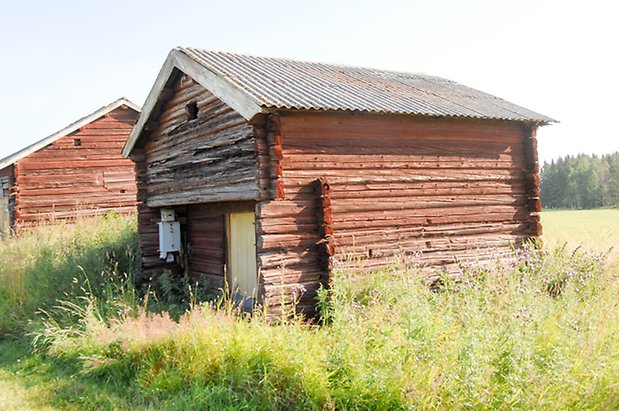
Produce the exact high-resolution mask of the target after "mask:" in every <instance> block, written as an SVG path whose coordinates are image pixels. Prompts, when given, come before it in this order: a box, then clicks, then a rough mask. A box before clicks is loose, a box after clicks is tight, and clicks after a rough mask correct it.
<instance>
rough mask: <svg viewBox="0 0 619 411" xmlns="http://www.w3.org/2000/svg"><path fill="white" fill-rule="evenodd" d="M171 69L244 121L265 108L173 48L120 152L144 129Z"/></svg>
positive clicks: (125, 153)
mask: <svg viewBox="0 0 619 411" xmlns="http://www.w3.org/2000/svg"><path fill="white" fill-rule="evenodd" d="M174 69H177V70H180V71H182V72H183V73H185V74H187V75H188V76H189V77H191V78H192V79H194V80H195V81H196V82H197V83H198V84H200V85H201V86H202V87H204V88H205V89H207V90H208V91H209V92H211V93H212V94H213V95H214V96H215V97H217V98H219V99H220V100H221V101H223V102H224V103H226V104H227V105H229V106H230V107H231V108H232V109H233V110H234V111H236V112H237V113H239V114H240V115H241V116H243V118H245V119H246V120H248V121H249V120H251V119H252V118H253V117H254V116H255V115H256V114H258V113H262V112H264V111H265V109H264V108H263V107H261V106H260V105H259V104H258V103H257V102H256V101H255V100H254V98H253V97H251V96H250V95H249V94H248V93H246V92H245V91H243V90H241V89H239V88H237V87H236V86H235V85H233V84H232V83H230V82H228V81H226V80H225V78H222V77H220V76H218V75H216V74H215V73H213V72H212V71H210V70H209V69H208V68H206V67H204V66H203V65H202V64H200V63H198V62H197V61H195V60H194V59H192V58H191V57H190V56H188V55H187V54H186V52H185V51H184V50H182V49H173V50H172V51H171V52H170V54H168V57H167V58H166V61H165V62H164V63H163V66H162V67H161V70H160V71H159V74H158V75H157V79H156V80H155V84H154V85H153V87H152V88H151V90H150V92H149V93H148V97H147V98H146V101H145V102H144V106H143V108H142V113H141V114H140V117H139V118H138V121H137V122H136V123H135V126H134V127H133V130H131V133H130V134H129V138H128V139H127V142H126V143H125V146H124V147H123V150H122V154H123V156H125V157H129V156H130V155H131V152H132V151H133V148H134V147H135V145H136V144H137V142H138V140H139V138H140V135H141V134H142V132H143V131H144V126H145V125H146V123H147V122H148V120H149V119H150V117H151V116H152V114H153V110H154V109H155V107H156V106H157V103H158V101H159V100H160V99H161V97H162V93H163V92H164V89H165V88H166V86H167V83H168V80H169V79H170V77H171V76H172V74H173V72H174Z"/></svg>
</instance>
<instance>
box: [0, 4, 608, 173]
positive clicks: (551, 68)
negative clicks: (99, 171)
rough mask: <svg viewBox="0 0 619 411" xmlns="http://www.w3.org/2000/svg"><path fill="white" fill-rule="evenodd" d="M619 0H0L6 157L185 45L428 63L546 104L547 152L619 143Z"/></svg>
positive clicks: (135, 83)
mask: <svg viewBox="0 0 619 411" xmlns="http://www.w3.org/2000/svg"><path fill="white" fill-rule="evenodd" d="M618 16H619V2H617V1H613V0H608V1H602V0H589V1H587V2H582V1H570V0H567V1H559V0H556V1H555V0H547V1H546V0H535V1H533V0H519V1H499V0H494V1H482V0H468V1H456V0H454V1H441V0H434V1H432V0H428V1H425V0H419V1H414V0H410V1H396V0H393V1H392V0H382V1H375V0H374V1H365V0H356V1H348V0H342V1H336V0H331V1H324V0H312V1H299V2H297V1H292V0H288V1H275V0H250V1H235V0H228V1H182V0H177V1H158V0H150V1H138V0H134V1H130V0H125V1H116V0H108V1H105V2H89V1H84V0H81V1H62V0H57V1H53V2H51V1H36V0H34V1H21V2H18V1H7V0H0V46H1V48H0V52H1V56H2V57H1V58H2V61H1V63H2V64H0V78H2V79H3V80H4V81H3V84H2V86H1V90H2V91H1V92H0V158H3V157H5V156H8V155H10V154H12V153H13V152H15V151H18V150H20V149H21V148H23V147H25V146H27V145H29V144H31V143H33V142H35V141H38V140H40V139H42V138H44V137H46V136H48V135H50V134H53V133H54V132H56V131H58V130H60V129H62V128H64V127H65V126H67V125H68V124H70V123H72V122H74V121H76V120H77V119H79V118H81V117H83V116H85V115H88V114H90V113H91V112H93V111H95V110H97V109H99V108H100V107H102V106H104V105H106V104H108V103H110V102H112V101H114V100H116V99H117V98H119V97H121V96H124V97H127V98H129V99H130V100H132V101H133V102H135V103H137V104H138V105H142V104H143V103H144V100H145V99H146V96H147V94H148V92H149V91H150V88H151V87H152V85H153V83H154V81H155V78H156V77H157V73H158V72H159V69H160V68H161V65H162V64H163V62H164V60H165V58H166V56H167V54H168V52H169V51H170V50H171V49H172V48H174V47H176V46H191V47H198V48H206V49H211V50H219V51H229V52H237V53H246V54H253V55H260V56H274V57H287V58H293V59H301V60H309V61H320V62H327V63H340V64H348V65H357V66H366V67H374V68H381V69H389V70H396V71H407V72H414V73H425V74H431V75H435V76H440V77H445V78H448V79H451V80H455V81H458V82H460V83H462V84H465V85H467V86H470V87H473V88H477V89H479V90H482V91H485V92H488V93H490V94H494V95H496V96H499V97H501V98H504V99H506V100H508V101H511V102H513V103H516V104H519V105H522V106H524V107H527V108H529V109H532V110H534V111H537V112H539V113H542V114H545V115H548V116H550V117H552V118H554V119H556V120H558V121H559V122H560V123H558V124H553V125H550V126H546V127H542V128H541V129H540V130H539V132H538V148H539V156H540V160H541V161H550V160H551V159H554V158H557V157H559V156H565V155H568V154H578V153H595V154H605V153H611V152H614V151H618V150H619V131H618V128H617V127H616V125H615V121H614V120H615V118H616V117H617V112H618V111H619V103H618V101H619V99H618V96H619V53H618V52H617V51H618V50H619V46H618V45H617V43H618V42H619V24H617V23H616V19H617V17H618Z"/></svg>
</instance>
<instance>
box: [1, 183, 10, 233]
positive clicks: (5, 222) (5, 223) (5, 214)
mask: <svg viewBox="0 0 619 411" xmlns="http://www.w3.org/2000/svg"><path fill="white" fill-rule="evenodd" d="M9 224H10V222H9V199H8V198H7V197H3V196H2V193H1V192H0V239H2V238H6V237H8V235H9V233H10V231H11V230H10V226H9Z"/></svg>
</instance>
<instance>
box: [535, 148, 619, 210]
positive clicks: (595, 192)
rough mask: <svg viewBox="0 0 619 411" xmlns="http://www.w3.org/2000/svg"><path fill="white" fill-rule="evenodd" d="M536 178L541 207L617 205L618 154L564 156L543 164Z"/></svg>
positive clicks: (618, 184) (618, 188)
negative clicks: (538, 185)
mask: <svg viewBox="0 0 619 411" xmlns="http://www.w3.org/2000/svg"><path fill="white" fill-rule="evenodd" d="M540 179H541V182H540V190H541V194H540V195H541V199H542V205H543V206H544V208H575V209H581V208H598V207H617V206H619V152H616V153H613V154H605V155H602V156H597V155H589V154H578V155H576V156H569V155H568V156H566V157H565V158H562V157H560V158H559V159H558V160H556V161H555V160H553V161H551V162H550V163H547V162H544V165H543V166H542V169H541V170H540Z"/></svg>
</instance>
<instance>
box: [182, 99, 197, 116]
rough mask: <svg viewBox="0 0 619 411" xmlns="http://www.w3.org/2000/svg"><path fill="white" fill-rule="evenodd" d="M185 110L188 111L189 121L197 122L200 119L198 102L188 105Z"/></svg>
mask: <svg viewBox="0 0 619 411" xmlns="http://www.w3.org/2000/svg"><path fill="white" fill-rule="evenodd" d="M185 109H186V110H187V119H188V120H195V119H197V118H198V103H197V102H195V101H192V102H191V103H189V104H187V106H185Z"/></svg>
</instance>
